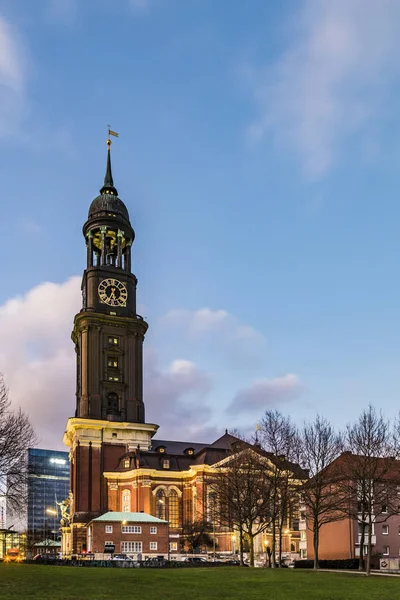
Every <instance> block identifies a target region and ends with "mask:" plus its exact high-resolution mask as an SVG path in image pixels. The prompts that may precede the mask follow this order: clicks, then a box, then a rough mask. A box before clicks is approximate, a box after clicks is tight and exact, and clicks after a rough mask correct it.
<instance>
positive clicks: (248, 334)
mask: <svg viewBox="0 0 400 600" xmlns="http://www.w3.org/2000/svg"><path fill="white" fill-rule="evenodd" d="M162 321H163V322H164V323H165V324H174V325H176V324H179V325H180V326H181V327H184V328H185V329H186V330H187V331H188V332H189V333H190V334H191V335H202V334H205V333H210V332H218V333H219V334H221V333H222V334H223V335H225V336H228V337H229V338H230V339H237V340H252V341H256V340H263V339H264V338H263V336H262V334H261V333H260V332H259V331H257V330H256V329H254V327H252V326H251V325H247V324H246V323H242V322H241V321H240V320H239V319H238V318H237V317H235V316H234V315H232V314H231V313H229V312H228V311H226V310H224V309H212V308H208V307H204V308H199V309H198V310H188V309H185V308H176V309H172V310H170V311H169V312H168V313H167V314H166V315H164V317H163V318H162Z"/></svg>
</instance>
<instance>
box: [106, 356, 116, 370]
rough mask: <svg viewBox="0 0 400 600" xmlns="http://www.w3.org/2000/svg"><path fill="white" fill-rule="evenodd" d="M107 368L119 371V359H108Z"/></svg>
mask: <svg viewBox="0 0 400 600" xmlns="http://www.w3.org/2000/svg"><path fill="white" fill-rule="evenodd" d="M107 367H111V368H112V369H118V358H117V357H116V356H109V357H108V358H107Z"/></svg>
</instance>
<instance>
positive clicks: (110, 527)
mask: <svg viewBox="0 0 400 600" xmlns="http://www.w3.org/2000/svg"><path fill="white" fill-rule="evenodd" d="M112 528H113V526H112V525H106V529H105V532H106V533H112V531H113V530H112Z"/></svg>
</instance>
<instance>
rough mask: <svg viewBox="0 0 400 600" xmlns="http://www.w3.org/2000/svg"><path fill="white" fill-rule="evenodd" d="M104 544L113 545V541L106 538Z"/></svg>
mask: <svg viewBox="0 0 400 600" xmlns="http://www.w3.org/2000/svg"><path fill="white" fill-rule="evenodd" d="M104 545H105V546H114V542H113V541H112V540H106V541H105V542H104Z"/></svg>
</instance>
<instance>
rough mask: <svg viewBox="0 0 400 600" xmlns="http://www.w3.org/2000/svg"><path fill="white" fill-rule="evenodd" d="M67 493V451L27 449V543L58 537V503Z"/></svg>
mask: <svg viewBox="0 0 400 600" xmlns="http://www.w3.org/2000/svg"><path fill="white" fill-rule="evenodd" d="M68 492H69V460H68V452H59V451H57V450H42V449H40V448H29V449H28V515H27V517H28V523H27V526H28V527H27V535H28V542H29V543H30V544H32V543H33V542H37V541H42V540H43V539H45V538H49V539H53V540H54V539H58V538H59V537H60V533H59V528H60V517H59V509H58V505H57V502H60V501H61V500H64V498H66V497H67V496H68Z"/></svg>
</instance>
